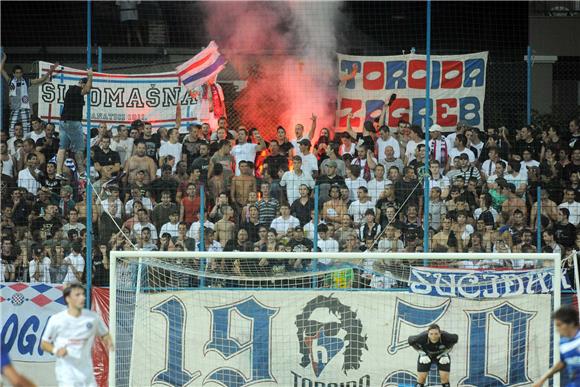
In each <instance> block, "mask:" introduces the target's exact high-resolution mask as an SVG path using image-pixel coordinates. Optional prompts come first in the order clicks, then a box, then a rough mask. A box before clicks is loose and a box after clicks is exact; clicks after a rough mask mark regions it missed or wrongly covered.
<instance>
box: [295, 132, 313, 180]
mask: <svg viewBox="0 0 580 387" xmlns="http://www.w3.org/2000/svg"><path fill="white" fill-rule="evenodd" d="M298 145H299V146H300V153H301V154H302V172H304V173H305V174H307V175H310V176H311V177H312V178H313V179H316V177H317V176H318V159H317V158H316V156H314V155H313V154H312V153H310V147H311V146H312V144H311V142H310V140H309V139H307V138H303V139H302V140H300V142H299V143H298Z"/></svg>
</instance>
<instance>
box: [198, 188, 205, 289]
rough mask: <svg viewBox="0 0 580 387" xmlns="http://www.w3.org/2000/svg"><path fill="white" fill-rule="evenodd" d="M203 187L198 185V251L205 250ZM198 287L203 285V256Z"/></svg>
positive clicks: (200, 261)
mask: <svg viewBox="0 0 580 387" xmlns="http://www.w3.org/2000/svg"><path fill="white" fill-rule="evenodd" d="M204 225H205V187H204V186H203V185H201V186H200V187H199V251H205V230H204V227H205V226H204ZM199 271H200V272H201V276H200V277H199V287H200V288H203V287H205V258H201V259H200V260H199Z"/></svg>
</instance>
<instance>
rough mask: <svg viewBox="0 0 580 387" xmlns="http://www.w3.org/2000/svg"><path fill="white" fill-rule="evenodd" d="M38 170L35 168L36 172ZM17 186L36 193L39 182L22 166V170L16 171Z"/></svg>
mask: <svg viewBox="0 0 580 387" xmlns="http://www.w3.org/2000/svg"><path fill="white" fill-rule="evenodd" d="M39 172H40V171H39V170H38V169H37V170H36V173H39ZM18 187H19V188H24V189H26V190H27V191H28V192H30V193H31V194H33V195H36V193H37V192H38V190H39V189H40V183H39V182H38V180H36V179H35V178H34V176H32V174H31V173H30V171H29V170H28V168H24V169H23V170H22V171H20V172H18Z"/></svg>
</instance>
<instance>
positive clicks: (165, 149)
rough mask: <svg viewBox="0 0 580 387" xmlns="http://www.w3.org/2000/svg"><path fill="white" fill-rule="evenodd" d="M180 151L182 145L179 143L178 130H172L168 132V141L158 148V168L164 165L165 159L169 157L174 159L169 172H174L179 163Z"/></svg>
mask: <svg viewBox="0 0 580 387" xmlns="http://www.w3.org/2000/svg"><path fill="white" fill-rule="evenodd" d="M182 149H183V144H181V143H180V142H179V129H177V128H173V129H171V130H169V141H168V142H166V143H164V144H163V145H161V148H159V166H162V165H163V164H165V159H166V158H167V156H169V155H171V156H173V157H174V158H175V163H174V164H173V168H172V170H171V172H175V170H176V168H177V163H178V162H180V161H181V155H182Z"/></svg>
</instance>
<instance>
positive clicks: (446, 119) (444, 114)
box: [435, 98, 457, 127]
mask: <svg viewBox="0 0 580 387" xmlns="http://www.w3.org/2000/svg"><path fill="white" fill-rule="evenodd" d="M456 107H457V99H455V98H443V99H438V100H436V101H435V113H436V117H435V122H436V123H437V124H439V125H441V126H443V127H445V126H456V125H457V115H456V114H449V112H448V109H450V108H456Z"/></svg>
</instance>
